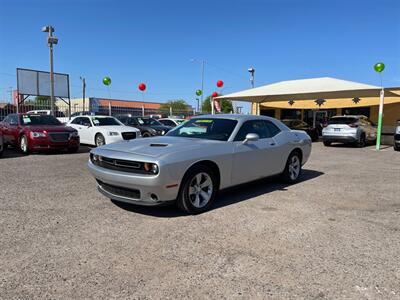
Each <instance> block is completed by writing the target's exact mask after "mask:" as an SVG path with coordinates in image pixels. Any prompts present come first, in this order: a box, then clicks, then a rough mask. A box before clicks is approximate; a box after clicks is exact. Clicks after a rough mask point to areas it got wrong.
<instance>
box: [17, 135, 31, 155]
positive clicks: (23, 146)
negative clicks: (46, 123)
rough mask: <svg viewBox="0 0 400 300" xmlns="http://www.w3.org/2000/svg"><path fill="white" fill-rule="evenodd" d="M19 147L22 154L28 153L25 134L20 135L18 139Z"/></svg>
mask: <svg viewBox="0 0 400 300" xmlns="http://www.w3.org/2000/svg"><path fill="white" fill-rule="evenodd" d="M19 149H20V150H21V152H22V153H23V154H25V155H28V154H29V145H28V137H27V136H26V135H25V134H23V135H21V137H20V139H19Z"/></svg>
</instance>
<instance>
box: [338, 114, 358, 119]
mask: <svg viewBox="0 0 400 300" xmlns="http://www.w3.org/2000/svg"><path fill="white" fill-rule="evenodd" d="M333 118H366V116H364V115H341V116H333V117H332V119H333Z"/></svg>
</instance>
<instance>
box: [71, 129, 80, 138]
mask: <svg viewBox="0 0 400 300" xmlns="http://www.w3.org/2000/svg"><path fill="white" fill-rule="evenodd" d="M78 136H79V134H78V131H73V132H71V133H70V134H69V138H76V137H78Z"/></svg>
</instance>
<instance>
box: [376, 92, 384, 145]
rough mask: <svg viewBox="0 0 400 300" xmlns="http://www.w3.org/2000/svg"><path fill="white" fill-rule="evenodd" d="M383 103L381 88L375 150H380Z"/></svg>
mask: <svg viewBox="0 0 400 300" xmlns="http://www.w3.org/2000/svg"><path fill="white" fill-rule="evenodd" d="M384 101H385V91H384V89H383V88H382V90H381V93H380V97H379V114H378V130H377V133H376V150H378V151H379V150H380V148H381V133H382V118H383V104H384Z"/></svg>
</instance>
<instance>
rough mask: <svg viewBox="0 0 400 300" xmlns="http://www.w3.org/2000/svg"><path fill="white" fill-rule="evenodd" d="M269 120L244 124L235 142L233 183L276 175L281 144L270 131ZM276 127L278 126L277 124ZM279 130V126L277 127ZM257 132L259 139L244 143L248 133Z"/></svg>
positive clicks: (251, 121) (278, 167) (278, 168)
mask: <svg viewBox="0 0 400 300" xmlns="http://www.w3.org/2000/svg"><path fill="white" fill-rule="evenodd" d="M269 123H270V122H269V121H267V120H250V121H246V122H244V123H243V124H242V126H241V128H240V129H239V131H238V133H237V135H236V137H235V139H234V141H233V143H234V153H233V162H232V170H233V172H232V184H240V183H244V182H248V181H251V180H255V179H259V178H262V177H267V176H270V175H274V174H276V173H277V172H279V170H280V164H279V162H280V161H281V160H278V162H277V161H276V160H277V157H278V156H279V145H277V143H276V141H275V139H274V137H273V135H276V134H277V133H272V132H270V128H269V125H270V124H269ZM273 126H275V125H273ZM275 127H276V126H275ZM276 129H277V131H278V132H279V131H280V130H279V128H277V127H276ZM249 133H256V134H258V136H259V137H260V139H259V140H258V141H255V142H247V143H245V144H244V143H243V141H244V140H245V138H246V135H247V134H249Z"/></svg>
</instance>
